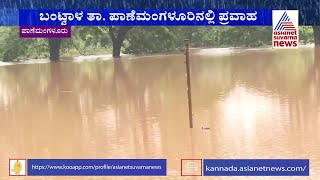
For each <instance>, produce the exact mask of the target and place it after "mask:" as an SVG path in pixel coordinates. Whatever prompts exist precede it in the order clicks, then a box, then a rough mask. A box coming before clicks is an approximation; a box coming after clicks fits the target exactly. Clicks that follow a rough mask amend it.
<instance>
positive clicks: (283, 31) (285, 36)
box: [272, 10, 299, 48]
mask: <svg viewBox="0 0 320 180" xmlns="http://www.w3.org/2000/svg"><path fill="white" fill-rule="evenodd" d="M272 26H273V33H272V46H273V48H298V45H299V29H298V28H299V11H298V10H273V11H272Z"/></svg>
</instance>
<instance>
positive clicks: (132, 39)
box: [0, 26, 313, 61]
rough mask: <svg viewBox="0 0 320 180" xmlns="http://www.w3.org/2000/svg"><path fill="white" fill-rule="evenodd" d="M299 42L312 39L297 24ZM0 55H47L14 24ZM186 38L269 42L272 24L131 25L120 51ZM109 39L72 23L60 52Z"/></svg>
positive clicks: (95, 48)
mask: <svg viewBox="0 0 320 180" xmlns="http://www.w3.org/2000/svg"><path fill="white" fill-rule="evenodd" d="M299 31H300V33H299V36H300V41H301V43H309V42H313V30H312V27H307V26H302V27H300V28H299ZM0 33H1V36H0V59H1V60H3V61H11V60H15V59H19V58H20V59H27V58H47V57H48V55H49V48H48V41H47V40H46V39H21V38H19V28H18V27H0ZM184 39H190V41H191V46H192V47H257V46H262V45H271V43H272V27H257V26H255V27H230V26H223V27H212V26H211V27H209V26H204V27H202V26H181V27H179V26H178V27H177V26H175V27H173V26H170V27H165V26H153V27H134V28H133V29H131V30H130V31H129V32H128V34H127V36H126V39H125V41H124V44H123V46H124V47H125V48H124V49H123V50H124V53H129V54H148V53H167V52H173V51H176V50H178V49H180V48H182V47H183V40H184ZM111 48H112V41H111V38H110V36H109V27H100V26H99V27H94V26H91V27H82V26H79V27H73V28H72V38H71V39H64V40H63V41H62V45H61V51H60V53H61V55H62V56H74V55H79V54H80V55H89V54H100V53H104V54H106V53H110V49H111Z"/></svg>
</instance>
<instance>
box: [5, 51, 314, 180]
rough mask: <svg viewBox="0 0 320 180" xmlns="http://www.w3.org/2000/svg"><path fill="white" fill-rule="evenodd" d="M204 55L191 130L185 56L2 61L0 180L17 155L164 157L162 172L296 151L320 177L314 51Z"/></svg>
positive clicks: (195, 82) (176, 174)
mask: <svg viewBox="0 0 320 180" xmlns="http://www.w3.org/2000/svg"><path fill="white" fill-rule="evenodd" d="M209 52H210V51H208V50H207V51H205V52H201V51H200V53H197V54H192V55H191V61H192V62H191V81H192V101H193V114H194V128H193V129H189V122H188V105H187V85H186V74H185V64H184V56H183V55H169V56H148V57H125V58H123V59H122V60H116V61H112V60H103V58H102V59H99V60H96V61H82V60H81V61H76V62H59V63H38V64H20V65H7V66H0V124H1V125H0V147H1V149H0V167H4V168H0V179H1V178H3V179H6V178H7V176H8V168H7V167H8V159H9V158H17V157H20V158H166V159H168V171H167V172H168V173H167V174H168V177H167V178H168V179H180V178H181V177H180V159H182V158H222V159H223V158H233V159H238V158H250V159H258V158H260V159H261V158H304V159H310V177H305V178H302V179H320V145H319V144H320V132H319V129H320V63H319V62H320V58H319V55H320V54H319V55H317V53H315V50H314V49H313V48H304V49H299V50H278V51H274V50H261V51H258V50H250V51H242V50H238V51H233V52H230V53H229V52H228V53H227V55H224V56H214V55H213V54H212V53H209ZM203 127H205V128H206V129H205V130H203ZM28 178H30V177H28ZM167 178H162V179H167ZM273 178H274V177H273ZM273 178H270V177H269V178H268V177H264V178H263V177H262V178H261V179H273ZM31 179H32V178H31ZM34 179H41V178H34ZM43 179H47V178H43ZM51 179H53V178H51ZM59 179H64V178H59ZM82 179H86V178H82ZM90 179H94V178H90ZM111 179H112V178H111ZM114 179H133V178H129V177H127V178H125V177H124V178H114ZM137 179H141V177H140V178H137ZM145 179H154V178H151V177H150V178H145ZM181 179H197V178H195V177H194V178H188V177H184V178H181ZM200 179H205V178H200ZM210 179H239V178H236V177H232V178H228V177H225V178H222V177H216V178H214V177H211V178H210ZM250 179H259V178H256V177H252V178H250ZM279 179H294V178H279ZM299 179H300V178H299Z"/></svg>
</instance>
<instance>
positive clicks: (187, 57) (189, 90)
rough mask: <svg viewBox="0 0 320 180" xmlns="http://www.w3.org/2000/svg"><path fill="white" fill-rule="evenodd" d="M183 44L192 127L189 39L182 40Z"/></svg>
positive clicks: (191, 125) (190, 123) (191, 123)
mask: <svg viewBox="0 0 320 180" xmlns="http://www.w3.org/2000/svg"><path fill="white" fill-rule="evenodd" d="M184 44H185V48H186V51H185V55H186V62H185V63H186V69H187V86H188V107H189V125H190V128H193V118H192V101H191V81H190V63H189V40H188V39H185V40H184Z"/></svg>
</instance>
